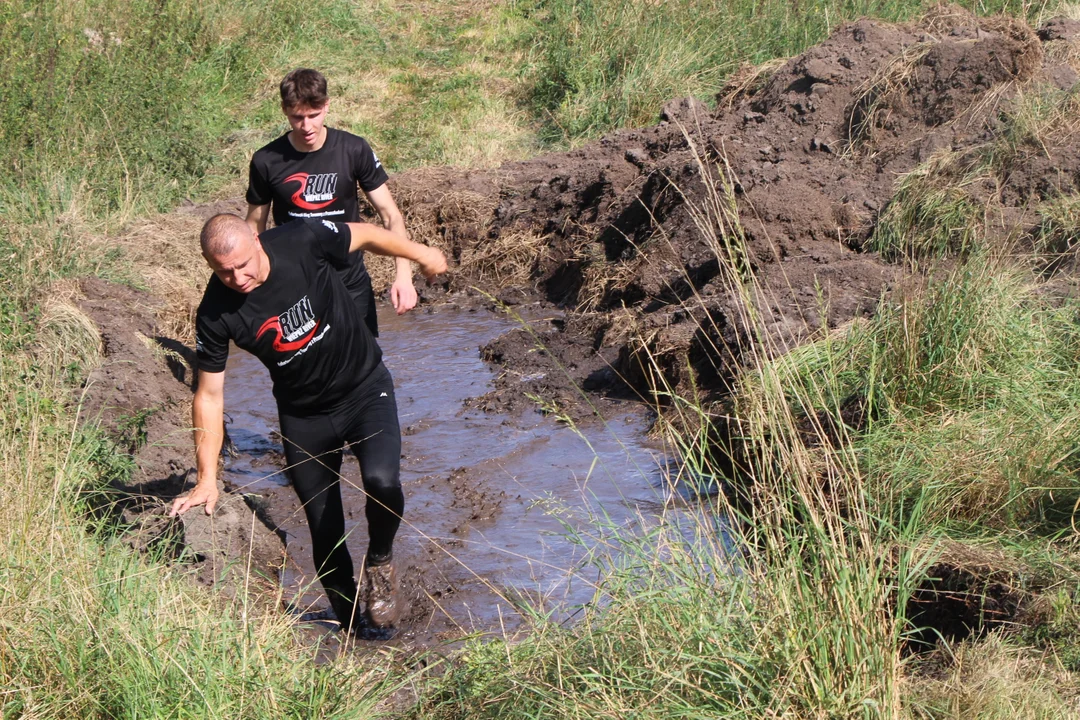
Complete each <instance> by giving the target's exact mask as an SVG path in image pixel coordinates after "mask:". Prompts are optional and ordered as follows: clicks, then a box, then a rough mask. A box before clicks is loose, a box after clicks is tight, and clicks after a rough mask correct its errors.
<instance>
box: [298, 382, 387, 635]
mask: <svg viewBox="0 0 1080 720" xmlns="http://www.w3.org/2000/svg"><path fill="white" fill-rule="evenodd" d="M278 412H279V417H280V420H281V435H282V441H283V444H284V446H285V461H286V462H287V463H288V466H289V470H288V473H289V477H290V479H291V480H292V484H293V488H294V489H295V490H296V494H297V496H299V498H300V502H301V503H303V505H304V512H305V513H306V514H307V520H308V526H309V527H310V529H311V546H312V554H313V555H314V558H315V567H316V568H317V569H318V572H319V577H320V580H322V584H323V587H324V588H325V589H326V593H327V595H328V597H329V598H330V602H331V605H332V606H333V608H334V611H335V613H336V614H337V615H338V618H339V619H340V620H341V621H342V622H343V623H347V622H348V620H347V618H345V617H342V615H343V613H347V614H348V615H349V616H350V617H351V615H352V614H353V610H352V603H353V601H354V599H355V598H356V580H355V579H354V577H353V563H352V558H351V557H350V555H349V550H348V548H347V547H346V545H345V515H344V512H343V509H342V505H341V486H340V482H339V478H340V476H339V474H338V473H339V472H340V470H341V458H342V450H343V449H344V448H345V447H350V448H352V451H353V454H355V455H356V458H357V459H358V460H359V461H360V474H361V477H362V478H363V484H364V492H365V494H366V495H367V503H366V505H365V511H364V513H365V515H366V516H367V522H368V537H369V544H368V551H367V562H370V563H373V564H375V565H380V564H382V563H384V562H388V561H389V560H390V557H391V555H392V552H393V544H394V536H395V535H396V534H397V530H398V525H399V524H400V523H401V514H402V512H404V510H405V496H404V494H403V493H402V491H401V479H400V467H401V431H400V429H399V427H398V416H397V403H396V401H395V400H394V384H393V379H392V378H391V376H390V372H389V371H388V370H387V369H386V367H385V366H383V365H382V364H380V365H379V366H378V367H377V368H376V369H375V371H374V372H373V373H372V376H371V377H369V378H368V379H367V380H365V382H364V383H363V384H362V385H361V386H360V387H359V388H357V390H355V391H353V392H352V393H350V395H349V396H348V397H347V398H344V399H343V400H342V401H341V402H339V403H337V405H335V407H334V408H333V409H332V410H330V411H329V412H326V413H323V414H319V415H314V416H310V415H309V416H304V417H299V416H295V415H290V414H289V413H288V412H287V411H286V410H285V409H283V408H280V407H279V409H278Z"/></svg>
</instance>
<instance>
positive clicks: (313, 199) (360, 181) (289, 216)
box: [247, 128, 387, 332]
mask: <svg viewBox="0 0 1080 720" xmlns="http://www.w3.org/2000/svg"><path fill="white" fill-rule="evenodd" d="M386 180H387V176H386V171H385V170H383V166H382V163H380V162H379V158H378V157H376V156H375V152H374V151H373V150H372V149H371V146H370V145H368V143H367V141H366V140H364V139H363V138H362V137H358V136H356V135H353V134H352V133H348V132H345V131H343V130H335V129H334V128H326V141H325V142H324V143H323V146H322V147H321V148H319V149H318V150H316V151H314V152H301V151H300V150H297V149H296V148H294V147H293V146H292V143H291V142H289V135H288V133H286V134H284V135H282V136H281V137H279V138H278V139H277V140H274V141H273V142H271V143H270V144H268V145H266V146H264V147H262V148H261V149H259V150H258V151H256V153H255V154H254V155H253V156H252V157H251V165H250V167H249V169H248V190H247V201H248V203H249V204H251V205H270V206H271V211H272V213H273V217H274V224H275V225H284V224H285V223H287V222H289V221H291V220H297V219H304V218H308V219H322V218H326V219H328V220H333V221H334V222H360V199H359V196H358V194H357V190H356V188H357V185H359V186H360V187H361V188H362V189H363V190H364V191H365V192H370V191H372V190H375V189H377V188H379V187H382V185H383V184H384V183H385V182H386ZM342 279H343V280H344V281H345V287H346V288H347V289H348V290H349V293H350V294H351V295H352V296H353V297H354V298H355V299H356V301H357V303H358V304H359V305H360V306H361V307H362V308H367V307H369V306H370V308H371V312H372V315H374V296H373V293H372V289H371V278H370V277H369V276H368V273H367V268H365V267H364V260H363V253H360V252H357V253H353V254H352V255H351V256H350V258H349V265H348V267H347V268H346V269H345V270H343V271H342ZM373 320H374V317H372V318H368V321H369V323H370V322H371V321H373ZM374 327H375V326H374V325H372V329H373V332H374Z"/></svg>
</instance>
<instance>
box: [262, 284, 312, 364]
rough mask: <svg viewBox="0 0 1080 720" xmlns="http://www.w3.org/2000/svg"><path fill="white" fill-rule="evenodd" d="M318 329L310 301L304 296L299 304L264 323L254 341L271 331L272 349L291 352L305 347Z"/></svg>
mask: <svg viewBox="0 0 1080 720" xmlns="http://www.w3.org/2000/svg"><path fill="white" fill-rule="evenodd" d="M318 329H319V323H318V321H316V320H315V313H314V312H313V311H312V309H311V301H310V300H308V298H307V295H305V296H304V297H303V298H302V299H301V300H300V302H298V303H296V304H295V305H293V306H292V307H291V308H289V309H288V310H286V311H285V312H283V313H282V314H281V315H278V316H277V317H272V318H270V319H269V320H267V321H266V322H264V323H263V324H262V326H261V327H260V328H259V332H258V333H257V334H256V335H255V339H256V340H259V339H261V338H262V336H263V335H264V334H266V333H268V332H270V331H273V332H274V333H275V335H276V337H275V338H274V349H275V350H277V351H278V352H292V351H293V350H299V349H300V348H302V347H304V346H305V345H307V344H308V342H309V341H310V340H311V338H312V337H314V336H315V331H316V330H318Z"/></svg>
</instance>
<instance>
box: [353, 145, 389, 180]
mask: <svg viewBox="0 0 1080 720" xmlns="http://www.w3.org/2000/svg"><path fill="white" fill-rule="evenodd" d="M351 152H352V171H353V179H354V180H356V182H357V183H358V184H359V185H360V189H361V190H363V191H364V192H371V191H372V190H375V189H376V188H380V187H382V186H383V185H384V184H385V183H386V181H387V180H388V179H389V178H388V177H387V175H386V171H385V170H383V166H382V163H381V162H379V158H378V157H377V156H376V155H375V151H374V150H372V149H371V146H370V145H368V142H367V140H365V139H364V138H362V137H358V138H356V139H355V141H354V142H353V143H352V148H351Z"/></svg>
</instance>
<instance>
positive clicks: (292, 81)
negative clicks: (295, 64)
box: [281, 68, 330, 108]
mask: <svg viewBox="0 0 1080 720" xmlns="http://www.w3.org/2000/svg"><path fill="white" fill-rule="evenodd" d="M329 99H330V94H329V93H328V92H326V78H325V77H323V74H322V73H321V72H319V71H318V70H312V69H311V68H296V69H295V70H293V71H292V72H291V73H289V74H288V75H286V76H285V79H284V80H282V81H281V107H283V108H294V107H301V106H306V107H309V108H321V107H322V106H323V105H325V104H326V101H327V100H329Z"/></svg>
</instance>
